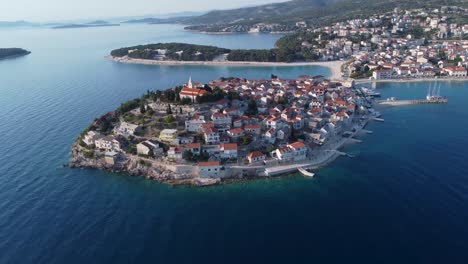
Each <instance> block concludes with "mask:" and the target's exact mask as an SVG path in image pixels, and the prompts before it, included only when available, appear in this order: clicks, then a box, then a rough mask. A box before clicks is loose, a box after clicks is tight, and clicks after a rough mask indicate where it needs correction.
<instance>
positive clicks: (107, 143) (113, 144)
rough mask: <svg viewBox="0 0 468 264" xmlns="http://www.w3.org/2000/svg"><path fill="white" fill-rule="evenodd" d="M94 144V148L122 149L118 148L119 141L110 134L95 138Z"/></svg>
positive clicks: (110, 150) (118, 150) (109, 150)
mask: <svg viewBox="0 0 468 264" xmlns="http://www.w3.org/2000/svg"><path fill="white" fill-rule="evenodd" d="M95 145H96V148H98V149H103V150H105V151H107V152H112V151H116V152H120V151H122V149H121V148H120V142H119V141H118V140H116V139H115V138H114V137H111V136H106V137H102V138H99V139H97V140H96V141H95Z"/></svg>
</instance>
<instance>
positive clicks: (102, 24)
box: [52, 20, 120, 29]
mask: <svg viewBox="0 0 468 264" xmlns="http://www.w3.org/2000/svg"><path fill="white" fill-rule="evenodd" d="M116 26H120V24H112V23H109V22H107V21H103V20H97V21H93V22H89V23H83V24H65V25H57V26H53V27H52V28H53V29H68V28H88V27H116Z"/></svg>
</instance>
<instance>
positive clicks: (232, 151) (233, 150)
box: [219, 143, 237, 159]
mask: <svg viewBox="0 0 468 264" xmlns="http://www.w3.org/2000/svg"><path fill="white" fill-rule="evenodd" d="M219 147H220V150H221V153H220V157H221V158H222V159H237V144H235V143H229V144H221V145H220V146H219Z"/></svg>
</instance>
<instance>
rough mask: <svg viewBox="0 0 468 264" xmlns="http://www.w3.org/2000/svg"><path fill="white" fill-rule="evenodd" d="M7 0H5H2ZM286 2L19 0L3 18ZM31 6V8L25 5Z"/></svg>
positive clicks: (160, 11)
mask: <svg viewBox="0 0 468 264" xmlns="http://www.w3.org/2000/svg"><path fill="white" fill-rule="evenodd" d="M0 1H5V0H0ZM276 2H285V0H237V1H226V0H199V1H187V2H185V3H180V2H178V1H168V0H156V1H152V0H132V1H129V0H121V1H119V2H118V3H116V1H112V0H100V1H95V0H81V1H79V2H78V1H76V0H75V1H70V0H42V1H40V3H39V1H37V0H15V1H9V2H8V3H7V4H6V6H7V8H2V9H0V21H19V20H26V21H33V22H48V21H60V20H86V19H98V18H112V17H134V16H145V15H164V14H170V13H180V12H205V11H210V10H215V9H230V8H238V7H244V6H253V5H260V4H268V3H276ZM25 7H28V8H25Z"/></svg>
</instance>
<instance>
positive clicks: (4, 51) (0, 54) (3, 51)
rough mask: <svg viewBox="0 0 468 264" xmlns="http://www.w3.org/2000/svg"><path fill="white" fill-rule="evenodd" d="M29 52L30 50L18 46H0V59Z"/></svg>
mask: <svg viewBox="0 0 468 264" xmlns="http://www.w3.org/2000/svg"><path fill="white" fill-rule="evenodd" d="M30 53H31V52H30V51H27V50H25V49H20V48H0V60H3V59H8V58H14V57H20V56H25V55H28V54H30Z"/></svg>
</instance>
